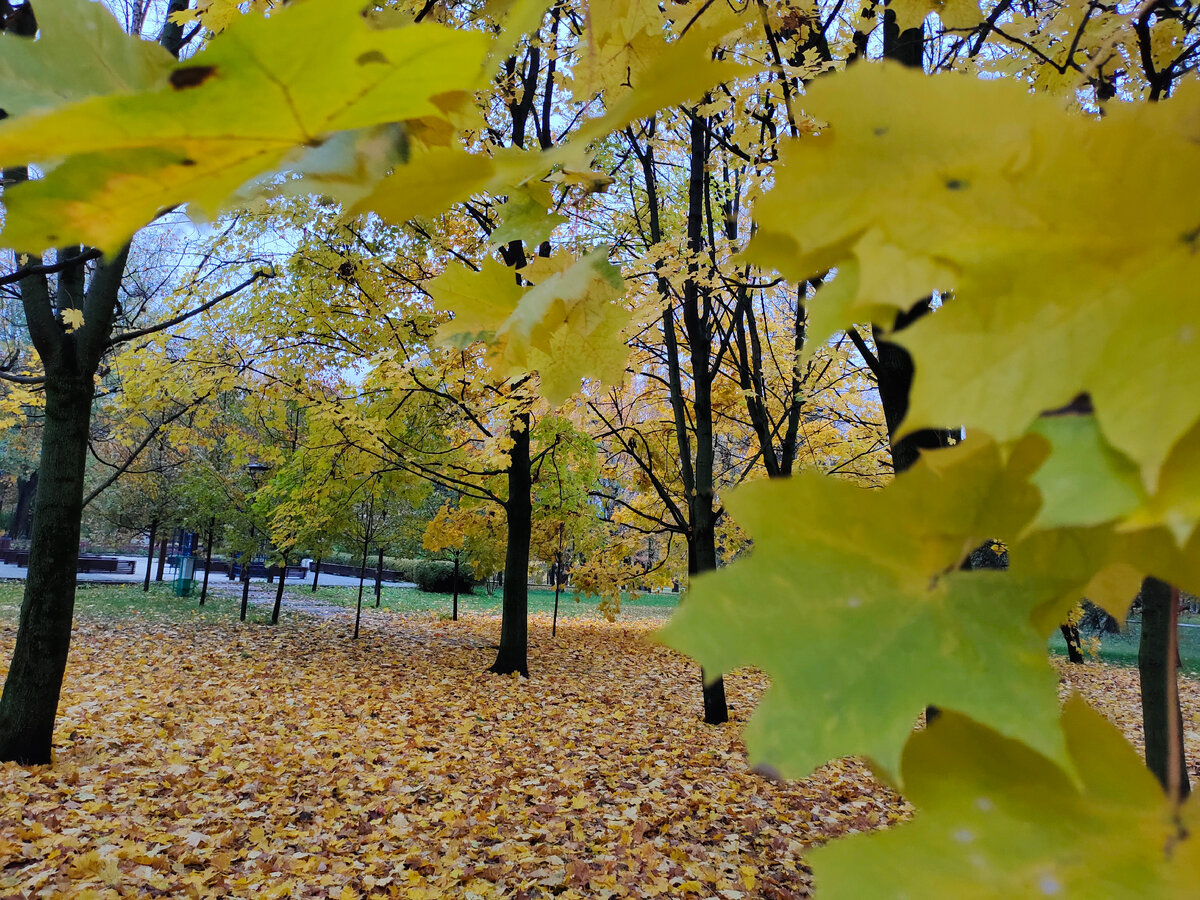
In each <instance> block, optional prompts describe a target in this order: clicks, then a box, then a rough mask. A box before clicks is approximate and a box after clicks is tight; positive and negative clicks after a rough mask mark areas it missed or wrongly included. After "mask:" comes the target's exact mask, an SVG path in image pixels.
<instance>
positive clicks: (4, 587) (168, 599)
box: [0, 581, 271, 622]
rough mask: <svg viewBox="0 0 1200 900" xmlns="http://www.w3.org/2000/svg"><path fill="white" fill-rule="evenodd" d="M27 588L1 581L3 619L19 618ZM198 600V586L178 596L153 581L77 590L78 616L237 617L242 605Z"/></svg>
mask: <svg viewBox="0 0 1200 900" xmlns="http://www.w3.org/2000/svg"><path fill="white" fill-rule="evenodd" d="M24 591H25V583H24V582H23V581H2V582H0V619H10V620H15V619H16V618H17V614H18V613H19V612H20V609H21V597H22V595H23V594H24ZM199 599H200V587H199V585H197V586H196V587H195V589H194V590H193V591H192V595H191V596H190V597H176V596H175V593H174V590H173V589H172V588H171V586H170V585H169V584H154V583H152V584H151V585H150V590H149V592H143V591H142V586H141V584H124V583H116V584H99V583H92V584H81V585H79V586H78V588H77V589H76V591H75V617H76V619H87V620H98V619H99V620H118V619H128V618H130V617H133V616H138V617H145V618H149V619H158V620H164V621H186V620H188V619H196V618H201V619H226V620H228V619H230V618H231V617H232V618H235V619H236V618H237V614H238V611H239V610H240V605H239V602H238V600H237V599H236V598H233V597H229V596H223V595H219V594H213V593H209V595H208V598H207V599H206V601H205V604H204V606H202V607H201V606H200V605H199ZM247 616H248V618H249V619H250V621H251V622H267V621H268V620H269V619H270V617H271V611H270V610H269V609H263V608H262V607H257V606H253V605H252V606H251V607H250V609H249V611H248V613H247Z"/></svg>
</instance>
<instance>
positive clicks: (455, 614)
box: [450, 553, 458, 622]
mask: <svg viewBox="0 0 1200 900" xmlns="http://www.w3.org/2000/svg"><path fill="white" fill-rule="evenodd" d="M452 590H453V591H454V600H453V605H452V606H451V613H450V617H451V618H452V619H453V620H454V621H455V622H457V621H458V554H457V553H455V554H454V586H453V588H452Z"/></svg>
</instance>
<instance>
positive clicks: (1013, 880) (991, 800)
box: [811, 696, 1200, 900]
mask: <svg viewBox="0 0 1200 900" xmlns="http://www.w3.org/2000/svg"><path fill="white" fill-rule="evenodd" d="M1062 728H1063V730H1064V732H1065V734H1066V741H1067V745H1068V747H1069V750H1070V755H1071V761H1072V764H1073V768H1074V772H1075V773H1077V775H1078V780H1075V779H1073V778H1072V777H1071V776H1070V775H1068V774H1067V773H1066V772H1065V771H1063V769H1061V768H1059V767H1058V766H1056V765H1055V764H1054V763H1053V762H1052V761H1051V760H1049V759H1046V758H1045V757H1043V756H1040V755H1038V754H1037V753H1035V752H1033V751H1032V750H1030V749H1029V748H1028V747H1027V746H1025V745H1023V744H1021V743H1019V742H1018V741H1013V740H1009V739H1007V738H1005V737H1002V736H1001V735H998V734H996V733H995V732H994V731H991V730H990V729H988V728H985V727H983V726H981V725H979V724H977V723H975V722H973V721H971V720H970V719H968V718H966V717H965V716H960V715H957V714H954V713H949V714H946V715H943V716H942V717H940V718H939V719H938V720H937V721H936V722H934V723H933V724H932V725H931V726H930V727H929V728H928V730H926V731H924V732H922V733H920V734H917V735H914V736H913V738H912V740H911V741H910V742H909V745H908V746H907V747H905V750H904V761H903V764H902V770H903V772H904V784H905V796H906V797H907V798H908V799H909V801H910V802H912V803H913V805H914V806H916V808H917V815H916V817H915V818H914V821H912V822H911V823H907V824H905V825H901V826H898V827H896V828H892V829H889V830H887V831H884V832H881V833H877V834H872V835H862V836H856V837H850V838H847V839H845V840H841V841H838V842H836V843H834V844H831V845H829V846H826V847H822V848H819V849H816V850H814V851H812V855H811V859H812V864H813V871H814V875H815V880H816V886H817V891H818V892H819V895H820V896H821V897H829V898H835V900H836V898H839V897H847V898H859V897H873V898H881V900H882V898H897V900H899V898H913V897H956V898H973V900H974V898H978V900H983V898H997V900H1000V898H1004V900H1007V898H1010V897H1050V898H1054V897H1059V898H1072V897H1075V898H1097V897H1104V898H1111V900H1116V898H1123V897H1127V898H1130V900H1143V898H1155V897H1162V898H1176V897H1185V896H1190V897H1194V896H1196V893H1197V885H1198V884H1200V852H1198V848H1197V844H1200V837H1198V836H1197V835H1196V831H1195V828H1194V827H1193V828H1191V829H1190V834H1189V835H1188V836H1186V837H1184V834H1185V833H1186V832H1187V829H1184V828H1181V827H1180V826H1179V825H1177V824H1176V823H1174V822H1173V821H1172V816H1171V811H1170V808H1169V806H1168V804H1167V803H1166V801H1165V798H1164V797H1163V793H1162V790H1161V789H1160V788H1159V786H1158V783H1157V782H1156V781H1155V780H1154V777H1153V776H1152V775H1151V774H1150V772H1149V771H1148V770H1147V769H1146V767H1145V765H1144V764H1143V763H1142V762H1141V760H1140V759H1138V757H1137V754H1136V753H1134V751H1133V748H1132V747H1130V745H1129V744H1128V743H1127V742H1126V741H1125V739H1124V738H1123V737H1122V736H1121V734H1120V732H1119V731H1118V730H1117V729H1116V728H1115V727H1114V726H1113V725H1112V724H1110V723H1109V722H1108V721H1107V720H1105V719H1104V717H1103V716H1101V715H1100V714H1099V713H1097V712H1095V711H1093V710H1091V709H1090V708H1089V707H1088V706H1087V704H1086V703H1084V702H1083V700H1082V699H1080V698H1079V697H1078V696H1076V697H1073V698H1072V699H1071V700H1069V701H1068V702H1067V704H1066V707H1065V709H1064V711H1063V714H1062ZM1196 807H1197V803H1196V802H1195V801H1194V800H1193V801H1192V802H1190V803H1189V804H1188V806H1187V808H1186V809H1185V810H1184V813H1183V816H1184V819H1185V820H1191V822H1193V823H1194V822H1195V820H1196V819H1197V813H1198V811H1197V809H1196Z"/></svg>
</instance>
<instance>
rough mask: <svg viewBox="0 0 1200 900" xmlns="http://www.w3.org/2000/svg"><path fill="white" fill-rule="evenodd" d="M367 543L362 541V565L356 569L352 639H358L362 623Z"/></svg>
mask: <svg viewBox="0 0 1200 900" xmlns="http://www.w3.org/2000/svg"><path fill="white" fill-rule="evenodd" d="M367 547H368V543H367V541H363V555H362V565H361V566H359V569H358V607H357V608H356V609H355V611H354V638H355V640H357V639H358V625H359V623H360V622H361V621H362V595H363V582H364V581H365V580H366V577H367Z"/></svg>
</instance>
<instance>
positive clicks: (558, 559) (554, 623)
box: [550, 553, 562, 637]
mask: <svg viewBox="0 0 1200 900" xmlns="http://www.w3.org/2000/svg"><path fill="white" fill-rule="evenodd" d="M561 566H562V554H561V553H559V554H556V555H555V558H554V618H553V619H551V620H550V637H558V595H559V594H560V593H562V572H561V568H560V567H561Z"/></svg>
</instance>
